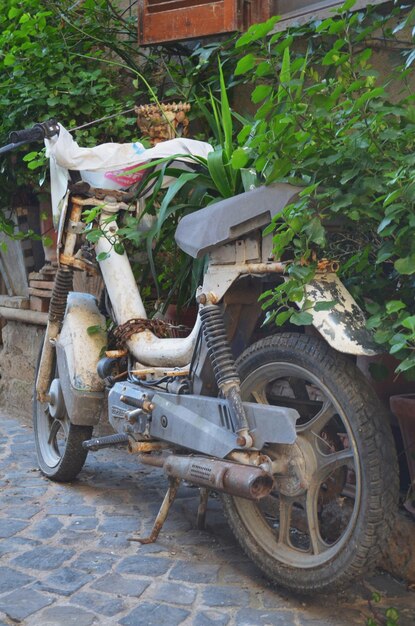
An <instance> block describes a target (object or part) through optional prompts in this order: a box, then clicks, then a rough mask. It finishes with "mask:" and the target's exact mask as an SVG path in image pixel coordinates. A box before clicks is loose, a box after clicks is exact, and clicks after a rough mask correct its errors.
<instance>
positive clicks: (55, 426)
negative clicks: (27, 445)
mask: <svg viewBox="0 0 415 626" xmlns="http://www.w3.org/2000/svg"><path fill="white" fill-rule="evenodd" d="M60 428H61V422H60V421H59V420H53V422H52V425H51V427H50V431H49V437H48V444H49V445H53V446H54V447H55V448H57V441H56V437H57V435H58V432H59V430H60Z"/></svg>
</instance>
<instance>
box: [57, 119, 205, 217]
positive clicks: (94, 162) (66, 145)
mask: <svg viewBox="0 0 415 626" xmlns="http://www.w3.org/2000/svg"><path fill="white" fill-rule="evenodd" d="M59 126H60V132H59V135H58V136H56V137H53V138H52V139H45V144H46V154H47V156H48V157H49V163H50V176H51V196H52V209H53V219H54V222H55V223H57V222H58V221H59V214H60V203H61V201H62V199H63V198H64V196H65V193H66V189H67V186H68V180H69V170H76V171H78V172H80V174H81V177H82V180H84V181H85V182H87V183H89V184H90V185H91V186H93V187H100V188H102V189H126V188H128V187H130V186H131V185H132V184H133V183H134V182H137V181H139V180H141V179H142V177H143V175H144V173H145V170H141V171H139V172H135V171H134V170H135V168H137V166H139V165H141V164H143V163H147V162H148V161H152V160H155V159H162V158H166V157H178V160H179V161H182V162H186V161H187V162H189V161H190V162H191V161H192V159H191V157H192V156H196V157H202V158H204V159H207V155H208V154H209V152H211V151H212V150H213V148H212V146H211V145H210V144H208V143H205V142H203V141H196V140H194V139H182V138H178V139H171V140H170V141H164V142H162V143H159V144H157V145H156V146H155V147H154V148H149V149H145V148H144V146H143V145H142V144H141V143H139V142H136V143H104V144H100V145H99V146H95V147H94V148H81V147H79V146H78V144H77V143H76V141H75V140H74V139H73V137H72V135H71V134H70V133H69V132H68V131H67V130H66V129H65V128H64V127H63V126H61V125H59ZM178 155H179V156H178ZM169 180H171V179H169ZM166 182H168V181H166Z"/></svg>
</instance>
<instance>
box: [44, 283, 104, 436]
mask: <svg viewBox="0 0 415 626" xmlns="http://www.w3.org/2000/svg"><path fill="white" fill-rule="evenodd" d="M91 327H94V332H92V333H91V331H89V332H88V329H90V328H91ZM105 345H106V331H105V318H104V317H103V315H101V313H100V312H99V310H98V306H97V303H96V299H95V298H94V297H93V296H92V295H90V294H87V293H76V292H72V293H70V294H69V296H68V304H67V308H66V314H65V319H64V323H63V326H62V330H61V332H60V335H59V337H58V339H57V341H56V356H57V362H58V371H59V378H60V382H61V388H62V393H63V398H64V400H65V406H66V410H67V412H68V416H69V419H70V421H71V422H72V423H73V424H78V425H84V426H93V425H94V424H97V423H98V421H99V417H100V412H101V407H102V403H103V399H104V382H103V380H101V378H100V377H99V376H98V374H97V363H98V361H99V359H100V356H101V352H102V349H103V348H104V347H105Z"/></svg>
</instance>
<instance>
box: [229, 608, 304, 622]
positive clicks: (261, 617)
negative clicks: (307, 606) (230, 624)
mask: <svg viewBox="0 0 415 626" xmlns="http://www.w3.org/2000/svg"><path fill="white" fill-rule="evenodd" d="M294 616H295V614H294V613H288V612H287V611H281V610H279V611H270V610H264V609H262V610H261V609H242V610H241V611H238V613H237V614H236V616H235V626H297V624H298V622H297V621H296V620H295V619H294ZM300 623H301V622H300Z"/></svg>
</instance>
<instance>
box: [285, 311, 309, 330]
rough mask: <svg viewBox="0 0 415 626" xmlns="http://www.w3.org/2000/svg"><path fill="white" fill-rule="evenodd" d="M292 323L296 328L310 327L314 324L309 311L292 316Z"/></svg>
mask: <svg viewBox="0 0 415 626" xmlns="http://www.w3.org/2000/svg"><path fill="white" fill-rule="evenodd" d="M290 322H291V323H292V324H295V325H296V326H310V324H312V323H313V316H312V315H311V313H307V311H299V312H295V313H293V314H292V315H291V319H290Z"/></svg>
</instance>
